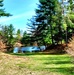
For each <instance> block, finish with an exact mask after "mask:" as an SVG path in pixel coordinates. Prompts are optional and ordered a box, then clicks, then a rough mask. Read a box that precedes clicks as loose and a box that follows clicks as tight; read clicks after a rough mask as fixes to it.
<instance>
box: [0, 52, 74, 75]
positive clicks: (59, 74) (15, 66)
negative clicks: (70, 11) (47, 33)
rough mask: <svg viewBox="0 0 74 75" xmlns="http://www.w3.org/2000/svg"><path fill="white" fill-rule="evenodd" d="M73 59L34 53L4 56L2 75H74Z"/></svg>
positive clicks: (1, 67)
mask: <svg viewBox="0 0 74 75" xmlns="http://www.w3.org/2000/svg"><path fill="white" fill-rule="evenodd" d="M72 59H73V58H72V57H71V56H69V55H67V54H62V55H52V54H45V53H34V52H33V53H17V54H13V53H10V54H3V55H1V60H0V61H1V62H0V64H1V65H0V74H1V75H4V74H5V75H8V74H10V75H32V73H34V75H74V63H72ZM3 71H4V72H3ZM9 71H10V72H9ZM11 72H12V74H11ZM6 73H8V74H6ZM30 73H31V74H30Z"/></svg>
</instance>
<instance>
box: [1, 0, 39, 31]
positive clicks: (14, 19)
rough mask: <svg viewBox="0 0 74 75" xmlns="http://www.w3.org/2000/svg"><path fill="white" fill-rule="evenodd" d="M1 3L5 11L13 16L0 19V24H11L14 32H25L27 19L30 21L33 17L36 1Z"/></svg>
mask: <svg viewBox="0 0 74 75" xmlns="http://www.w3.org/2000/svg"><path fill="white" fill-rule="evenodd" d="M3 3H4V7H3V8H5V11H6V12H8V13H11V14H12V15H13V16H10V17H1V18H0V24H3V25H9V24H13V26H14V28H16V30H17V29H21V30H23V31H25V30H27V25H26V24H27V22H28V20H27V19H30V18H31V17H32V16H33V15H35V9H36V8H37V4H38V0H4V2H3ZM36 3H37V4H36Z"/></svg>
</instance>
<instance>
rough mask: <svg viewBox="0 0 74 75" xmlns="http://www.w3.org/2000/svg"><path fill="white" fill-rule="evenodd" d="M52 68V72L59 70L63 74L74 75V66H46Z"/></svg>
mask: <svg viewBox="0 0 74 75" xmlns="http://www.w3.org/2000/svg"><path fill="white" fill-rule="evenodd" d="M45 69H47V70H48V69H50V70H51V71H52V72H58V73H60V74H63V75H74V67H63V68H45Z"/></svg>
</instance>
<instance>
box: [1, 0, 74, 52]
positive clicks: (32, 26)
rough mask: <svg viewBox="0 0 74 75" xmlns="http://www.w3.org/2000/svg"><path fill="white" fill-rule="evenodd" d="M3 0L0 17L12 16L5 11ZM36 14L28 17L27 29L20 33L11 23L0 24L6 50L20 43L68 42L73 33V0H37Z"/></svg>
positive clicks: (52, 43)
mask: <svg viewBox="0 0 74 75" xmlns="http://www.w3.org/2000/svg"><path fill="white" fill-rule="evenodd" d="M2 2H3V0H0V17H3V16H7V17H9V16H12V15H11V14H10V13H7V12H5V10H4V9H3V8H2V7H3V3H2ZM37 6H38V7H37V9H36V10H35V13H36V15H34V16H33V17H32V18H31V19H29V21H28V23H27V25H28V31H29V32H30V33H27V32H26V31H24V32H23V34H21V30H20V29H18V30H17V31H15V28H14V26H13V24H10V25H2V24H0V41H1V42H2V43H3V44H4V45H5V47H6V48H7V50H8V51H9V49H10V48H13V47H14V46H15V43H17V42H18V43H21V44H22V45H24V46H30V45H31V46H32V45H33V43H34V42H37V44H38V45H46V46H49V45H58V44H66V45H67V44H68V43H69V42H70V41H71V40H72V37H73V35H74V2H73V0H39V4H37Z"/></svg>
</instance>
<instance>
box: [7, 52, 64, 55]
mask: <svg viewBox="0 0 74 75" xmlns="http://www.w3.org/2000/svg"><path fill="white" fill-rule="evenodd" d="M8 54H11V55H17V56H32V55H63V54H65V53H63V54H60V53H59V54H52V53H49V52H25V53H11V52H10V53H8Z"/></svg>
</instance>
